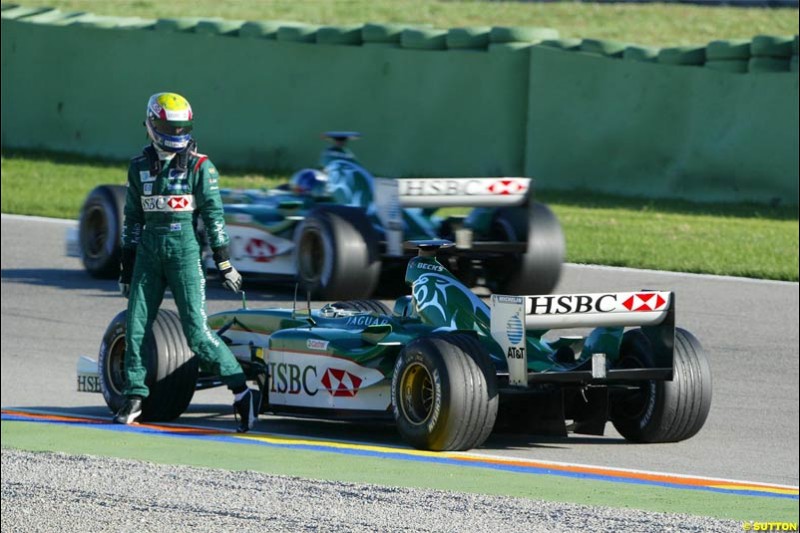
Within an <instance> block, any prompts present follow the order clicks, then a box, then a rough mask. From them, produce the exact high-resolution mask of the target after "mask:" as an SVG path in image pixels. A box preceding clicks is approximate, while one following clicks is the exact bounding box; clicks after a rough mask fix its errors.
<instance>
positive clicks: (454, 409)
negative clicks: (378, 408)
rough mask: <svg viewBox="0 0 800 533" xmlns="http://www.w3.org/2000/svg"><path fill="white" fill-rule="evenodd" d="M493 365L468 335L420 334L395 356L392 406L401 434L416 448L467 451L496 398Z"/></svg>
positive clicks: (486, 430) (487, 429)
mask: <svg viewBox="0 0 800 533" xmlns="http://www.w3.org/2000/svg"><path fill="white" fill-rule="evenodd" d="M498 398H499V396H498V392H497V384H496V375H495V371H494V365H493V363H492V361H491V358H490V357H489V354H488V352H487V351H486V349H485V348H484V347H483V345H481V343H480V342H479V341H478V340H477V339H475V338H474V337H472V336H470V335H466V334H462V333H454V334H449V335H443V336H438V337H421V338H418V339H415V340H413V341H412V342H411V343H409V344H408V345H407V346H406V347H405V348H404V349H403V351H402V352H400V354H399V355H398V357H397V361H396V362H395V367H394V374H393V376H392V408H393V411H394V418H395V422H396V424H397V428H398V430H399V432H400V435H401V436H402V437H403V439H404V440H405V441H406V442H408V443H409V444H410V445H411V446H414V447H415V448H419V449H422V450H434V451H445V450H469V449H472V448H476V447H478V446H480V445H481V444H483V442H484V441H485V440H486V439H487V437H488V436H489V434H490V433H491V431H492V428H493V427H494V422H495V419H496V418H497V406H498V401H499V399H498Z"/></svg>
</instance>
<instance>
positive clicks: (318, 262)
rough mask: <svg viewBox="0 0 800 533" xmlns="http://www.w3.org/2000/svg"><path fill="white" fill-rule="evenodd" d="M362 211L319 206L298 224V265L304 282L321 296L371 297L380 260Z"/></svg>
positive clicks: (303, 284)
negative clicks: (323, 208)
mask: <svg viewBox="0 0 800 533" xmlns="http://www.w3.org/2000/svg"><path fill="white" fill-rule="evenodd" d="M371 230H372V227H371V226H370V225H369V221H368V220H366V217H365V216H364V214H363V212H361V211H358V210H355V209H347V210H346V211H344V210H341V211H333V210H321V209H317V210H314V211H312V212H311V213H309V215H308V216H307V217H306V219H305V220H304V221H303V223H302V225H301V226H300V227H299V228H298V233H297V244H296V269H297V276H298V279H299V281H300V284H301V286H303V287H304V288H305V289H308V290H310V291H311V294H312V296H314V297H316V298H319V299H322V300H344V299H347V298H368V297H369V296H371V295H372V292H373V291H374V290H375V286H376V285H377V283H378V278H379V276H380V269H381V262H380V259H379V258H378V257H377V251H376V248H377V242H376V239H375V236H374V234H373V233H374V232H372V231H371Z"/></svg>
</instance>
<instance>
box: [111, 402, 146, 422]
mask: <svg viewBox="0 0 800 533" xmlns="http://www.w3.org/2000/svg"><path fill="white" fill-rule="evenodd" d="M141 414H142V399H141V398H140V397H139V396H129V397H128V399H127V400H125V405H123V406H122V408H120V410H119V411H117V414H116V415H114V423H115V424H130V423H132V422H133V421H134V420H136V419H137V418H139V416H140V415H141Z"/></svg>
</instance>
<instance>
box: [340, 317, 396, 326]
mask: <svg viewBox="0 0 800 533" xmlns="http://www.w3.org/2000/svg"><path fill="white" fill-rule="evenodd" d="M388 323H389V319H388V318H386V317H379V316H370V315H357V316H351V317H347V322H346V324H347V325H348V326H374V325H376V324H388Z"/></svg>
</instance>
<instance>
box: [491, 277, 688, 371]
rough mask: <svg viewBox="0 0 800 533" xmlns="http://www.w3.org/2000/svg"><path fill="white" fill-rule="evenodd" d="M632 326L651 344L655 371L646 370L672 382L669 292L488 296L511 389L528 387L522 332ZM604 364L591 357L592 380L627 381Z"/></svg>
mask: <svg viewBox="0 0 800 533" xmlns="http://www.w3.org/2000/svg"><path fill="white" fill-rule="evenodd" d="M634 326H639V327H641V328H642V331H643V332H644V333H645V334H646V335H647V336H648V338H649V339H650V340H651V343H652V345H653V348H654V351H655V360H656V367H657V368H654V369H651V370H652V371H653V372H652V373H653V375H656V374H658V375H662V374H663V375H666V376H668V379H671V377H672V374H671V370H672V353H673V343H674V336H675V295H674V293H672V292H668V291H640V292H617V293H593V294H550V295H536V296H505V295H500V294H493V295H492V297H491V332H492V337H493V338H494V340H495V341H496V342H497V343H498V344H499V345H500V346H501V347H502V349H503V352H504V353H505V355H506V360H507V361H508V371H509V384H510V385H516V386H525V387H527V386H528V384H529V383H530V382H531V376H529V373H528V357H527V350H526V331H530V330H539V331H541V330H549V329H566V328H599V327H634ZM606 364H607V362H606V358H605V354H593V355H592V369H591V373H590V374H589V377H590V378H592V379H597V380H605V379H613V378H615V377H617V378H621V379H624V378H626V377H627V376H626V375H625V372H624V371H622V370H609V369H608V368H607V366H606ZM586 373H588V371H586ZM565 374H569V373H565ZM614 374H616V375H614ZM563 377H564V378H566V377H567V376H563ZM574 377H575V378H576V379H577V378H579V377H580V376H578V375H577V374H576V375H575V376H574ZM536 380H537V379H536V378H535V377H534V381H536ZM564 380H565V381H566V379H564ZM540 381H544V379H541V380H540Z"/></svg>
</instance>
